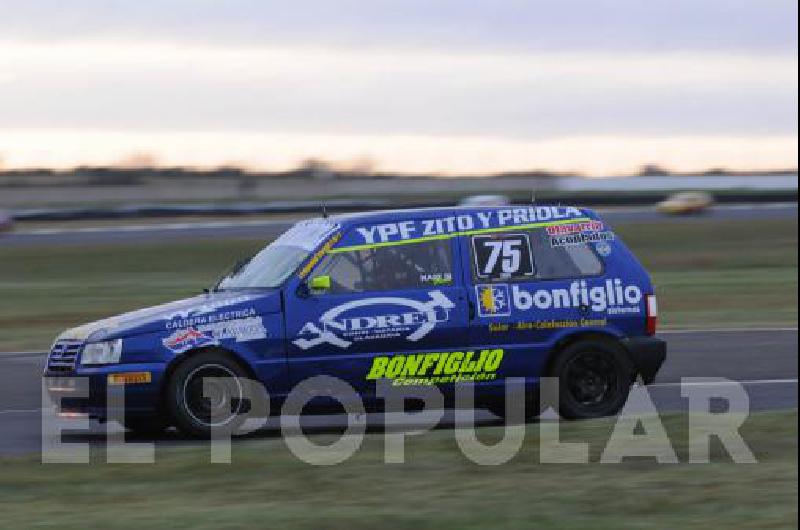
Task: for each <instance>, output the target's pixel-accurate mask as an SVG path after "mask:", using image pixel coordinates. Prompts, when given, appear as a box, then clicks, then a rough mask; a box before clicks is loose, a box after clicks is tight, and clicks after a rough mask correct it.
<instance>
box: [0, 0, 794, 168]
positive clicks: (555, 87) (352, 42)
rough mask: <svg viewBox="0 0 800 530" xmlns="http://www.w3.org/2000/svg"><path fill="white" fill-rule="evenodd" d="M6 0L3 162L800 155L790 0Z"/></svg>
mask: <svg viewBox="0 0 800 530" xmlns="http://www.w3.org/2000/svg"><path fill="white" fill-rule="evenodd" d="M0 6H1V7H2V16H0V167H5V168H15V167H30V166H52V167H69V166H72V165H76V164H111V163H120V162H124V161H126V160H130V159H131V158H133V157H137V156H140V155H142V154H148V155H151V156H152V157H153V158H154V159H155V160H156V161H157V162H158V163H160V164H170V165H171V164H186V165H193V166H204V167H209V166H217V165H221V164H226V165H227V164H239V165H243V166H247V167H252V168H258V169H285V168H289V167H293V166H295V165H297V164H298V163H299V162H300V161H302V160H304V159H307V158H312V157H316V158H322V159H326V160H330V161H333V162H335V163H339V164H341V165H344V166H347V165H353V164H362V163H364V162H365V161H369V162H370V163H371V164H372V165H373V166H374V168H375V169H378V170H386V171H404V172H426V171H433V172H438V173H482V172H493V171H515V170H525V169H535V168H539V169H553V170H562V171H580V172H585V173H588V174H591V175H609V174H613V173H630V172H633V171H635V170H636V169H637V167H638V166H640V165H642V164H645V163H657V164H660V165H663V166H667V167H669V168H672V169H677V170H697V169H705V168H709V167H719V166H724V167H730V168H735V169H773V168H794V167H796V166H797V156H798V150H797V112H798V100H797V90H798V61H797V15H798V7H797V2H796V1H793V0H752V1H740V0H708V1H699V0H658V1H647V2H643V1H641V0H615V1H609V0H599V1H588V0H587V1H574V0H567V1H563V0H561V1H558V2H536V1H519V0H511V1H496V0H495V1H492V0H480V1H479V0H439V1H437V0H402V1H401V0H397V1H385V0H371V1H356V0H349V1H333V0H307V1H305V2H286V1H282V2H269V1H263V0H262V1H258V0H234V1H226V2H218V1H208V0H163V1H159V2H132V1H130V0H129V1H125V2H120V1H108V0H106V1H100V0H96V1H94V0H72V1H71V2H69V3H68V4H64V3H63V2H60V1H55V0H49V1H38V0H29V1H24V0H10V1H3V2H2V3H0Z"/></svg>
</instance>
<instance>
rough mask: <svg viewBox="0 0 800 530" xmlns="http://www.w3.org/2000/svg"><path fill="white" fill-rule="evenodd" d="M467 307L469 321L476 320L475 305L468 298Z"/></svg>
mask: <svg viewBox="0 0 800 530" xmlns="http://www.w3.org/2000/svg"><path fill="white" fill-rule="evenodd" d="M467 307H468V308H469V319H470V320H475V304H473V303H472V300H471V299H470V298H467Z"/></svg>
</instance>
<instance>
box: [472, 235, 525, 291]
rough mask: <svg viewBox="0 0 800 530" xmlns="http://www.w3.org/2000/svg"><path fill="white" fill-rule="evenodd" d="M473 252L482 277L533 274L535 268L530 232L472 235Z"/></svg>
mask: <svg viewBox="0 0 800 530" xmlns="http://www.w3.org/2000/svg"><path fill="white" fill-rule="evenodd" d="M472 255H473V257H474V259H475V263H474V265H475V269H474V270H475V275H476V276H477V277H478V278H479V279H481V280H500V279H502V280H508V279H511V280H514V279H523V278H531V277H533V275H534V272H535V271H534V268H533V257H532V255H531V242H530V237H529V236H528V234H527V233H507V234H506V233H502V234H491V235H480V236H473V237H472Z"/></svg>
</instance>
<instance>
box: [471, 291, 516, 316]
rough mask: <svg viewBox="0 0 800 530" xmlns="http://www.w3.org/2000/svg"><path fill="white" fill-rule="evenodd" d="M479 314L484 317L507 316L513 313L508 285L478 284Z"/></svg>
mask: <svg viewBox="0 0 800 530" xmlns="http://www.w3.org/2000/svg"><path fill="white" fill-rule="evenodd" d="M475 293H476V295H477V297H478V315H479V316H482V317H507V316H510V315H511V305H510V304H509V296H508V285H506V284H494V285H476V286H475Z"/></svg>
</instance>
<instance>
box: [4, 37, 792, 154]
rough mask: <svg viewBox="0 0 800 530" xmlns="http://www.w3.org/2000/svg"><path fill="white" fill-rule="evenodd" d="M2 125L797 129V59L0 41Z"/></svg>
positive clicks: (465, 131) (295, 129) (416, 130)
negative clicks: (3, 76) (4, 74)
mask: <svg viewBox="0 0 800 530" xmlns="http://www.w3.org/2000/svg"><path fill="white" fill-rule="evenodd" d="M0 71H4V72H9V73H10V75H12V76H14V77H13V79H14V81H13V82H8V83H6V84H5V85H4V86H3V92H2V95H3V97H2V98H0V115H2V116H3V123H4V125H5V126H6V127H10V126H16V127H43V128H52V127H78V128H114V129H139V130H153V131H158V130H161V131H163V130H171V129H186V128H196V129H200V130H237V131H254V132H255V131H258V132H272V133H280V132H291V133H308V134H313V133H320V134H326V133H327V134H423V135H445V136H454V135H481V136H487V137H504V138H532V139H537V138H546V137H558V136H570V135H576V134H623V135H631V134H641V135H659V134H723V135H731V134H733V135H737V134H748V135H751V134H757V133H758V134H796V131H797V122H796V115H797V77H796V71H797V59H796V58H794V57H785V56H777V57H766V58H765V57H761V56H729V55H727V54H719V53H692V54H689V53H664V54H611V53H592V54H578V53H559V54H545V53H536V54H506V55H502V56H498V55H494V54H488V53H484V54H480V53H475V54H463V53H438V54H431V53H424V52H420V51H418V50H406V51H396V52H388V51H385V50H377V51H376V50H341V49H336V50H330V49H322V48H269V47H252V48H241V47H240V48H235V49H231V48H216V47H202V46H193V47H187V46H178V45H174V44H169V43H161V44H158V43H149V44H144V45H142V44H139V43H117V44H105V45H102V44H98V43H93V42H82V43H63V44H62V45H60V46H57V47H53V46H50V45H46V44H14V43H5V45H4V44H3V43H0Z"/></svg>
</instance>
